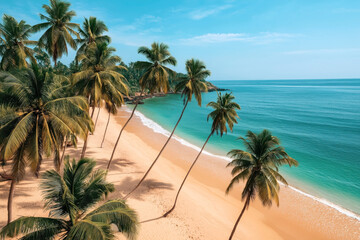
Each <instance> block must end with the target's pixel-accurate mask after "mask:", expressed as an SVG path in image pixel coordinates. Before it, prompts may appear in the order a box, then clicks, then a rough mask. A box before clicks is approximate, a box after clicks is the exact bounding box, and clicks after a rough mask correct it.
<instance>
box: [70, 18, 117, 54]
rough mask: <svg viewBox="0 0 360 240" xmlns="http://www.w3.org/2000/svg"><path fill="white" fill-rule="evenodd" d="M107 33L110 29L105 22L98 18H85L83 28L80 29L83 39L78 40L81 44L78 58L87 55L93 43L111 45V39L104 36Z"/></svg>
mask: <svg viewBox="0 0 360 240" xmlns="http://www.w3.org/2000/svg"><path fill="white" fill-rule="evenodd" d="M107 31H108V28H107V26H106V25H105V23H104V22H103V21H100V20H98V19H97V18H96V17H90V18H85V20H84V22H83V26H82V28H80V29H79V33H80V37H81V38H80V39H78V40H76V42H77V43H78V44H80V47H79V49H78V51H77V53H76V56H80V55H81V54H83V53H85V50H86V48H87V47H88V46H89V45H90V44H92V43H95V42H106V43H110V37H109V36H106V35H103V33H104V32H107Z"/></svg>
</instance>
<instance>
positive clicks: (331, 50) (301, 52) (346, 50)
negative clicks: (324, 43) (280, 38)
mask: <svg viewBox="0 0 360 240" xmlns="http://www.w3.org/2000/svg"><path fill="white" fill-rule="evenodd" d="M358 52H360V48H329V49H311V50H296V51H288V52H283V54H286V55H312V54H339V53H358Z"/></svg>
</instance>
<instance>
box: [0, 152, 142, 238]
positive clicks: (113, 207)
mask: <svg viewBox="0 0 360 240" xmlns="http://www.w3.org/2000/svg"><path fill="white" fill-rule="evenodd" d="M94 167H95V161H94V160H90V159H81V160H79V161H78V162H75V160H73V161H72V162H70V161H69V160H68V159H66V160H65V165H64V173H63V175H62V176H61V175H60V174H59V173H58V172H56V171H54V170H49V171H46V172H45V173H44V175H43V181H42V183H41V188H42V191H43V195H44V199H45V202H46V203H45V207H46V208H47V209H49V210H50V213H49V217H20V218H18V219H16V220H14V221H13V222H11V223H9V224H8V225H6V226H5V227H3V229H2V230H1V232H0V238H2V239H3V238H4V237H15V236H18V235H22V238H21V239H54V238H56V239H69V240H75V239H97V240H110V239H115V236H114V233H113V231H112V229H111V226H110V224H115V225H116V226H117V228H118V230H119V231H120V232H122V233H123V234H124V235H125V236H126V237H127V238H128V239H133V238H134V237H135V236H136V233H137V228H138V220H137V215H136V213H135V211H134V210H132V209H131V208H130V207H129V206H128V205H127V204H126V203H125V202H124V201H123V200H117V199H115V200H109V201H107V202H105V203H104V204H102V205H100V206H98V207H97V208H95V209H93V210H91V211H89V210H90V209H91V208H92V207H94V206H95V204H97V203H98V202H99V201H100V200H101V199H103V198H104V196H107V195H108V193H110V192H113V191H114V185H113V184H111V183H108V182H106V181H105V174H106V173H105V171H103V170H94Z"/></svg>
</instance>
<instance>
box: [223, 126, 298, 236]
mask: <svg viewBox="0 0 360 240" xmlns="http://www.w3.org/2000/svg"><path fill="white" fill-rule="evenodd" d="M240 139H241V140H242V141H243V143H244V145H245V148H246V151H243V150H239V149H234V150H231V151H230V152H229V153H228V156H230V157H231V158H232V159H233V160H232V161H231V162H230V163H229V164H228V165H227V166H228V167H233V169H232V171H231V174H232V175H233V176H234V178H233V179H232V180H231V182H230V184H229V186H228V187H227V189H226V193H229V192H230V190H231V189H232V188H233V186H234V185H235V184H236V183H238V182H239V181H240V180H244V181H246V183H245V187H244V190H243V192H242V194H241V198H242V200H245V203H244V207H243V209H242V211H241V213H240V215H239V217H238V219H237V220H236V222H235V225H234V228H233V230H232V232H231V235H230V237H229V239H232V237H233V235H234V233H235V230H236V227H237V225H238V223H239V221H240V219H241V217H242V215H243V214H244V212H245V209H247V208H248V207H249V205H250V201H251V200H254V199H255V197H256V195H258V196H259V198H260V200H261V202H262V204H263V205H264V206H271V205H272V201H275V203H276V204H277V206H279V191H280V186H279V183H278V180H279V181H281V182H282V183H284V184H286V185H287V182H286V180H285V178H284V177H283V176H281V175H280V173H279V167H280V166H281V165H284V164H288V165H289V166H293V165H294V166H298V162H297V161H296V160H295V159H293V158H291V157H290V156H289V155H288V154H287V153H286V152H285V150H284V148H283V147H281V146H279V145H280V140H279V139H278V138H277V137H275V136H272V135H271V132H270V131H268V130H266V129H265V130H263V131H262V132H261V133H259V134H255V133H253V132H251V131H248V132H247V134H246V139H245V138H243V137H240Z"/></svg>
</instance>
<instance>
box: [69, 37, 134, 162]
mask: <svg viewBox="0 0 360 240" xmlns="http://www.w3.org/2000/svg"><path fill="white" fill-rule="evenodd" d="M114 52H115V48H112V47H108V44H107V43H105V42H102V43H96V44H95V45H92V46H91V47H89V48H87V50H86V53H85V54H82V55H80V56H79V60H80V61H81V65H82V71H81V72H78V73H75V74H74V75H73V87H74V89H75V91H76V92H77V93H78V94H80V95H83V96H85V97H86V98H87V99H88V100H89V106H91V107H92V113H91V118H92V117H93V114H94V111H95V107H100V106H101V104H102V100H111V102H112V103H113V104H115V105H116V106H121V105H122V104H123V103H124V98H123V94H125V95H127V94H128V87H127V85H126V83H125V81H126V79H125V77H124V76H123V75H122V74H121V73H120V72H119V71H120V70H124V69H126V68H125V67H123V66H121V65H117V64H119V63H121V58H120V57H118V56H114V55H113V53H114ZM86 147H87V139H86V140H85V143H84V147H83V151H82V154H81V158H83V157H84V156H85V152H86Z"/></svg>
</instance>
